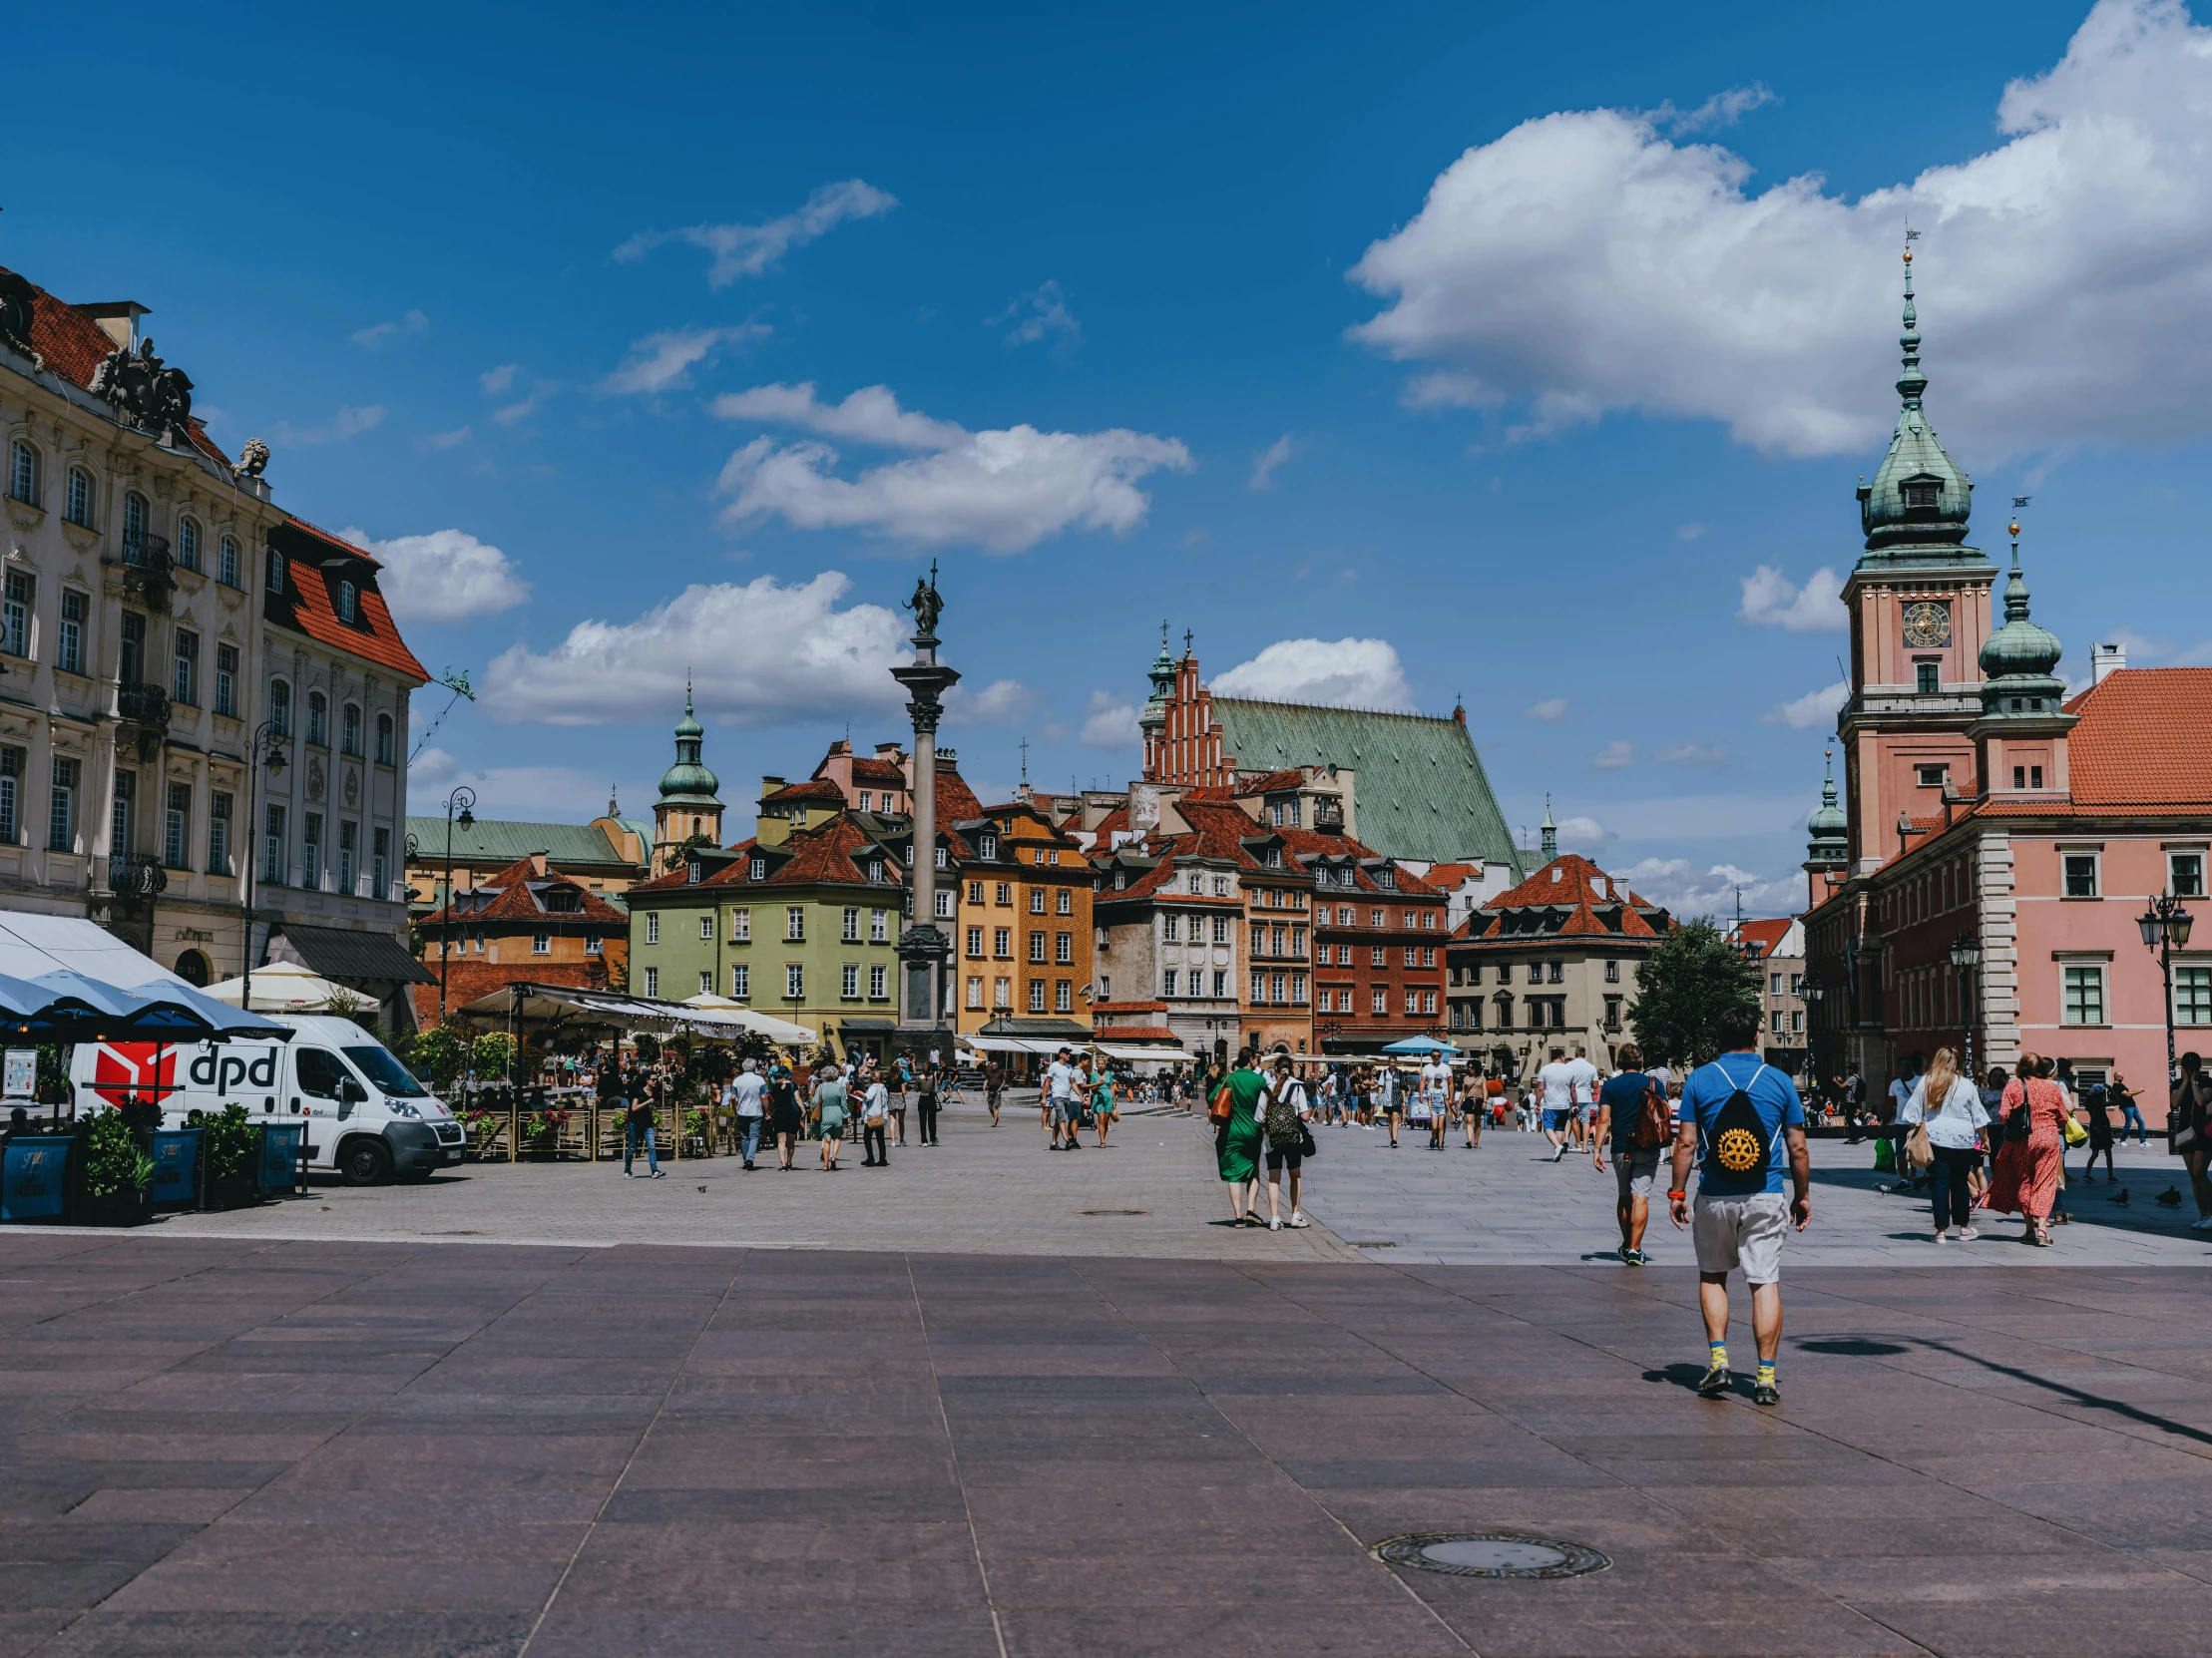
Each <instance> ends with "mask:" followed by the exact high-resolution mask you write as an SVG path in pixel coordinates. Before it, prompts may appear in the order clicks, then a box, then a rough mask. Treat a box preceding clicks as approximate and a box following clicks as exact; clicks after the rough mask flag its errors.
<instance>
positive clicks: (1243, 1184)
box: [1206, 1051, 1267, 1226]
mask: <svg viewBox="0 0 2212 1658" xmlns="http://www.w3.org/2000/svg"><path fill="white" fill-rule="evenodd" d="M1266 1091H1267V1085H1266V1083H1265V1082H1263V1081H1262V1080H1261V1079H1260V1074H1259V1072H1258V1071H1257V1070H1256V1069H1255V1068H1253V1064H1252V1056H1251V1054H1250V1053H1249V1052H1248V1051H1240V1052H1238V1054H1237V1056H1236V1068H1235V1069H1233V1070H1231V1071H1230V1072H1229V1073H1228V1075H1227V1076H1225V1077H1223V1078H1222V1079H1221V1081H1220V1083H1219V1085H1218V1086H1217V1087H1215V1089H1214V1090H1213V1094H1212V1097H1211V1098H1209V1099H1208V1100H1207V1101H1206V1114H1207V1116H1209V1117H1210V1118H1211V1119H1212V1120H1213V1161H1214V1168H1215V1171H1216V1172H1218V1173H1219V1174H1220V1176H1221V1180H1222V1183H1223V1184H1224V1185H1226V1186H1227V1187H1228V1188H1229V1224H1230V1225H1231V1226H1244V1225H1252V1226H1257V1225H1259V1224H1260V1219H1259V1216H1258V1215H1257V1214H1256V1213H1254V1214H1252V1215H1250V1216H1249V1217H1247V1215H1246V1213H1245V1205H1246V1202H1247V1200H1248V1199H1249V1198H1250V1197H1251V1196H1253V1195H1254V1194H1253V1192H1252V1187H1253V1185H1254V1183H1255V1181H1256V1180H1257V1177H1258V1173H1259V1149H1260V1119H1259V1109H1260V1099H1261V1096H1262V1095H1263V1094H1264V1093H1265V1092H1266Z"/></svg>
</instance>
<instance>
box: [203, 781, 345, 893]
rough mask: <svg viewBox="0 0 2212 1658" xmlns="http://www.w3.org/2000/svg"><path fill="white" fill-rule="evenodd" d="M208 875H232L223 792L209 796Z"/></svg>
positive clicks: (226, 798) (226, 802) (227, 809)
mask: <svg viewBox="0 0 2212 1658" xmlns="http://www.w3.org/2000/svg"><path fill="white" fill-rule="evenodd" d="M378 833H383V831H381V830H379V831H378ZM208 873H209V874H210V875H228V874H229V873H230V796H229V795H228V794H227V793H226V792H223V791H221V790H218V791H217V792H216V793H214V794H211V795H210V796H208Z"/></svg>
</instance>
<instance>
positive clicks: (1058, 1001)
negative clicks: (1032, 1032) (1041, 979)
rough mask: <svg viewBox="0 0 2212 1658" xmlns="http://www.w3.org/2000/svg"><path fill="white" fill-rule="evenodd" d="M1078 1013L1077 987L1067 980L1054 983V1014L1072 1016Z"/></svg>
mask: <svg viewBox="0 0 2212 1658" xmlns="http://www.w3.org/2000/svg"><path fill="white" fill-rule="evenodd" d="M1075 1011H1076V987H1075V985H1074V984H1073V983H1072V982H1071V981H1069V980H1066V979H1056V980H1054V981H1053V1012H1054V1013H1056V1014H1072V1013H1074V1012H1075Z"/></svg>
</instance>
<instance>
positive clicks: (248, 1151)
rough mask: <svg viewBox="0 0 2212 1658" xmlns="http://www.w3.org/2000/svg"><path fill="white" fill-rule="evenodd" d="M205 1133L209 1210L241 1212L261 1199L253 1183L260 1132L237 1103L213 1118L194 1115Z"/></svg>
mask: <svg viewBox="0 0 2212 1658" xmlns="http://www.w3.org/2000/svg"><path fill="white" fill-rule="evenodd" d="M193 1119H196V1120H197V1121H198V1122H199V1124H200V1126H201V1127H202V1128H204V1129H205V1130H206V1131H207V1138H206V1140H205V1142H204V1143H205V1145H206V1147H207V1158H208V1173H207V1186H206V1190H207V1201H208V1207H209V1208H211V1209H242V1208H245V1207H246V1206H247V1205H249V1204H252V1203H256V1202H258V1201H259V1200H260V1192H259V1190H258V1188H257V1187H256V1186H255V1183H254V1174H255V1165H256V1163H257V1162H258V1161H259V1158H260V1152H261V1133H260V1129H259V1127H258V1126H256V1125H255V1123H254V1121H253V1119H252V1118H251V1117H249V1116H247V1115H246V1114H245V1107H244V1106H243V1105H240V1104H239V1103H238V1102H237V1101H236V1100H232V1101H231V1102H230V1103H229V1104H227V1105H225V1106H223V1108H222V1109H221V1110H220V1111H218V1112H216V1113H214V1114H213V1115H209V1114H207V1113H204V1112H198V1111H196V1112H194V1113H193Z"/></svg>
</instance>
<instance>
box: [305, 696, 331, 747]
mask: <svg viewBox="0 0 2212 1658" xmlns="http://www.w3.org/2000/svg"><path fill="white" fill-rule="evenodd" d="M307 740H308V741H309V742H311V743H313V744H314V745H315V746H316V747H317V748H328V747H329V746H330V701H329V698H327V697H325V696H324V695H323V694H322V692H320V691H309V692H308V693H307Z"/></svg>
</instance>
